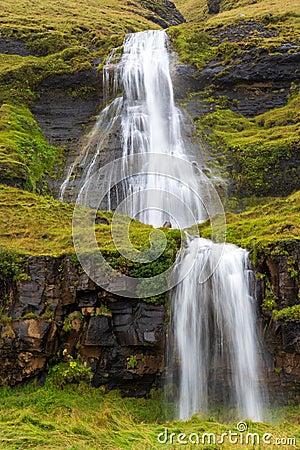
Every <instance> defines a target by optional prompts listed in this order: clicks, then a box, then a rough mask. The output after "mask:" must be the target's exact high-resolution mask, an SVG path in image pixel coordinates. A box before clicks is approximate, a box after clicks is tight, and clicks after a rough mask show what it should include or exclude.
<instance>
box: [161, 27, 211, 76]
mask: <svg viewBox="0 0 300 450" xmlns="http://www.w3.org/2000/svg"><path fill="white" fill-rule="evenodd" d="M167 31H168V34H169V36H170V39H171V41H172V44H173V46H174V49H175V50H176V52H177V53H178V55H179V57H180V60H181V61H182V62H183V63H187V64H191V65H193V66H195V67H196V68H197V69H199V70H201V69H203V68H204V67H205V65H206V64H207V63H208V62H209V61H210V60H211V59H212V58H213V56H214V55H215V49H214V48H213V47H211V45H210V44H211V42H210V37H209V35H208V34H207V33H205V32H204V31H203V30H202V28H201V26H199V25H198V24H197V25H191V24H183V25H180V26H177V27H171V28H169V29H168V30H167Z"/></svg>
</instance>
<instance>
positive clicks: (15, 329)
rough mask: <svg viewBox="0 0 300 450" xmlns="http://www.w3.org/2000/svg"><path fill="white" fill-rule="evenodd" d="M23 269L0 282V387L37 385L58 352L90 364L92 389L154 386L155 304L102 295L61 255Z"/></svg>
mask: <svg viewBox="0 0 300 450" xmlns="http://www.w3.org/2000/svg"><path fill="white" fill-rule="evenodd" d="M23 270H24V272H23V275H22V277H21V278H24V279H22V280H19V281H13V280H12V279H11V278H8V277H4V276H1V280H0V291H1V298H2V299H5V300H4V301H3V300H2V305H1V306H2V318H1V322H0V323H1V325H0V328H1V337H0V350H1V351H0V362H1V363H0V383H1V384H5V385H14V384H16V383H18V382H24V381H26V380H29V379H32V378H33V377H37V379H40V380H43V379H44V376H45V374H46V373H47V371H48V369H49V368H50V367H51V366H53V365H54V364H56V363H57V362H59V361H61V360H63V359H64V354H65V353H66V352H67V354H69V355H72V356H73V357H74V358H78V360H80V361H81V362H82V363H84V362H85V363H86V364H88V365H89V366H91V367H92V370H93V373H94V376H93V380H92V384H93V385H94V386H97V387H98V386H100V385H105V386H107V387H108V388H117V387H118V388H121V389H123V390H124V391H125V392H126V393H128V394H134V395H144V394H145V393H146V392H147V391H148V390H149V389H150V388H151V387H152V386H154V385H157V384H158V383H159V380H160V377H161V374H162V372H163V370H164V341H165V318H166V312H165V308H164V307H163V306H159V305H152V304H147V303H145V302H143V301H137V300H131V299H127V298H122V297H121V296H120V297H118V296H114V295H111V294H109V293H108V292H106V291H104V290H102V289H100V288H99V287H98V286H96V285H95V284H94V283H93V282H92V281H91V280H90V279H89V278H88V277H87V276H86V274H85V273H82V271H81V270H80V268H79V266H78V264H76V263H73V262H72V261H71V259H70V258H69V257H63V258H51V257H31V258H26V259H25V260H24V266H23Z"/></svg>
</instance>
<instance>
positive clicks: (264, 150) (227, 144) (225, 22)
mask: <svg viewBox="0 0 300 450" xmlns="http://www.w3.org/2000/svg"><path fill="white" fill-rule="evenodd" d="M212 3H214V4H215V6H216V4H217V5H218V8H215V12H218V11H219V12H218V13H216V14H209V12H208V11H209V5H210V4H212ZM176 4H177V6H178V7H179V8H181V10H182V12H183V13H184V14H185V15H186V17H187V18H188V19H189V22H188V23H187V24H183V25H179V26H178V27H176V28H171V29H170V31H169V33H170V37H171V39H172V42H173V44H174V46H175V48H176V50H177V52H178V53H179V55H180V58H181V60H182V61H183V62H184V63H187V64H191V65H194V66H195V67H196V68H197V74H196V75H195V78H196V80H197V79H198V81H199V83H200V84H201V86H202V92H201V93H200V94H198V98H199V113H198V114H197V113H195V117H194V120H195V123H196V126H197V129H198V133H199V136H200V138H201V139H202V141H204V142H205V143H206V144H207V146H208V148H209V151H210V152H211V156H212V157H213V158H214V163H213V166H214V168H215V169H218V171H219V173H220V174H221V176H223V177H224V176H225V177H227V178H228V179H229V180H230V182H231V186H230V195H231V196H233V197H238V198H243V197H250V196H256V197H264V196H269V195H273V196H276V195H278V194H279V195H287V194H289V193H291V192H293V191H294V190H297V189H299V188H300V184H299V149H300V141H299V135H300V134H299V114H298V109H299V107H298V104H299V74H298V73H297V66H298V63H296V60H297V61H298V59H297V58H298V57H299V42H300V20H299V17H300V5H299V2H297V1H291V2H289V3H288V4H286V2H283V1H282V0H275V1H255V2H249V1H247V0H240V1H223V0H220V1H218V0H215V1H204V0H202V1H197V2H196V1H195V0H190V1H188V2H182V1H181V0H178V1H177V2H176ZM293 61H295V65H294V66H293V64H294V63H293ZM207 64H209V66H207ZM277 66H278V69H277ZM207 67H209V69H206V68H207ZM256 67H258V68H257V69H256ZM285 67H286V68H288V67H290V72H289V71H288V69H287V70H286V72H285V69H284V68H285ZM203 69H205V70H203ZM276 70H278V72H277V73H276ZM272 71H273V73H272ZM294 71H295V72H294ZM285 80H286V81H285ZM284 82H285V84H284ZM235 91H236V92H237V93H236V95H235V94H234V92H235ZM264 91H265V92H268V94H266V96H265V97H264V95H263V92H264ZM239 92H240V93H239ZM287 93H289V95H287ZM279 97H280V99H281V104H282V107H279V108H278V107H276V103H277V102H278V98H279ZM255 99H256V101H255ZM241 100H242V102H244V103H246V102H248V106H247V105H246V106H245V105H244V106H240V103H241ZM196 101H197V99H196V100H195V102H196ZM272 103H273V105H272ZM201 104H204V105H205V108H204V109H205V111H204V112H201ZM265 104H268V105H269V106H267V107H266V106H265ZM207 109H209V110H211V111H212V112H207ZM267 109H269V110H267ZM239 110H241V111H243V113H239ZM257 110H258V111H259V110H265V111H267V112H265V113H264V114H260V113H258V112H257ZM244 112H245V114H244Z"/></svg>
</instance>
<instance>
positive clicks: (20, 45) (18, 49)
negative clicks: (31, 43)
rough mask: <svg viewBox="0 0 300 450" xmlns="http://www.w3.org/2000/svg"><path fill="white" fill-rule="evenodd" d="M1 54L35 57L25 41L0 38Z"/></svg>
mask: <svg viewBox="0 0 300 450" xmlns="http://www.w3.org/2000/svg"><path fill="white" fill-rule="evenodd" d="M0 53H5V54H8V55H20V56H35V53H34V52H32V51H30V50H29V49H28V48H27V47H26V45H25V44H24V42H23V41H20V40H18V39H12V38H9V37H0Z"/></svg>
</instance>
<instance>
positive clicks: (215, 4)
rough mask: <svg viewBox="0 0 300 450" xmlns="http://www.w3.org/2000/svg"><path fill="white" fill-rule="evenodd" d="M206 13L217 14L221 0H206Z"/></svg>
mask: <svg viewBox="0 0 300 450" xmlns="http://www.w3.org/2000/svg"><path fill="white" fill-rule="evenodd" d="M207 6H208V14H218V13H219V12H220V6H221V0H207Z"/></svg>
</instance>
